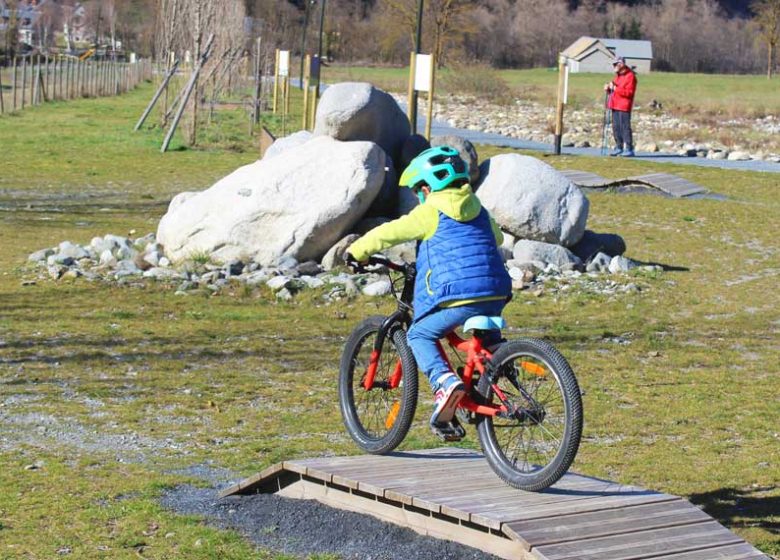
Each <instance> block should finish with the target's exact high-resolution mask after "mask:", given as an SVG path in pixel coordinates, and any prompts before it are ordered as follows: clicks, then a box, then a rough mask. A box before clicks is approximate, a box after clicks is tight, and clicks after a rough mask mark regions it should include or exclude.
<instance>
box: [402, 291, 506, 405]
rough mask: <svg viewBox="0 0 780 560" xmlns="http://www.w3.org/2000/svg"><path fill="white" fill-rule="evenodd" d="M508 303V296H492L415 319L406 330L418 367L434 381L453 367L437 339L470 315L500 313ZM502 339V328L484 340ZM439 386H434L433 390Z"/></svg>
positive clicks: (493, 342) (461, 323)
mask: <svg viewBox="0 0 780 560" xmlns="http://www.w3.org/2000/svg"><path fill="white" fill-rule="evenodd" d="M505 305H506V300H503V299H500V300H490V301H480V302H476V303H470V304H467V305H459V306H457V307H440V308H439V309H437V310H436V311H433V312H431V313H430V314H428V315H426V316H425V317H423V318H422V319H420V320H419V321H415V322H414V323H412V327H411V328H410V329H409V332H408V333H407V341H408V342H409V347H410V348H411V349H412V353H413V354H414V357H415V359H416V360H417V367H419V368H420V370H422V371H423V372H424V373H425V375H426V376H427V377H428V381H429V382H430V383H431V386H433V381H434V380H435V379H436V378H437V377H438V376H439V375H441V374H442V373H447V372H449V371H450V366H449V365H447V362H446V361H445V360H444V358H443V357H442V356H441V354H440V353H439V349H438V348H437V346H436V341H437V340H439V339H440V338H442V337H443V336H444V335H446V334H447V333H449V332H451V331H453V330H454V329H455V328H456V327H459V326H461V325H463V323H465V322H466V320H467V319H469V318H470V317H474V316H475V315H488V316H492V317H495V316H498V315H501V311H502V310H503V309H504V306H505ZM500 340H501V331H490V334H489V336H488V337H486V340H485V341H484V344H485V346H490V345H491V344H496V343H498V342H499V341H500ZM435 389H436V388H435V387H434V390H435Z"/></svg>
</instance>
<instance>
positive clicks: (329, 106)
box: [314, 82, 411, 161]
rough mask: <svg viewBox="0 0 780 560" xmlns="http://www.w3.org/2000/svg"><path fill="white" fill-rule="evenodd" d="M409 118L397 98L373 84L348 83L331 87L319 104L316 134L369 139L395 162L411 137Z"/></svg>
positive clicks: (342, 138) (315, 126)
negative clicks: (407, 139) (405, 142)
mask: <svg viewBox="0 0 780 560" xmlns="http://www.w3.org/2000/svg"><path fill="white" fill-rule="evenodd" d="M410 132H411V127H410V126H409V119H408V118H407V117H406V115H405V114H404V112H403V111H402V110H401V108H400V107H399V106H398V103H396V101H395V99H393V97H392V96H391V95H390V94H388V93H385V92H384V91H382V90H380V89H377V88H375V87H374V86H372V85H371V84H367V83H360V82H344V83H340V84H335V85H332V86H330V87H329V88H328V89H326V90H325V93H323V94H322V99H321V100H320V102H319V104H318V105H317V115H316V117H315V124H314V135H315V136H322V135H326V136H331V137H332V138H335V139H337V140H368V141H370V142H374V143H375V144H379V146H380V147H381V148H382V149H383V150H384V151H385V152H386V153H387V154H388V155H389V156H390V157H391V158H392V159H393V160H394V161H401V159H400V156H401V148H402V146H403V144H404V141H405V140H406V138H407V137H408V136H409V134H410Z"/></svg>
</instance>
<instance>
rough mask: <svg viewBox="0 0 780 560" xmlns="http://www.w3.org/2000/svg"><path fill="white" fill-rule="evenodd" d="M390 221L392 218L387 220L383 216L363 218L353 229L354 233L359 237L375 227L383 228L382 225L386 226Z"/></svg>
mask: <svg viewBox="0 0 780 560" xmlns="http://www.w3.org/2000/svg"><path fill="white" fill-rule="evenodd" d="M389 221H390V218H385V217H382V216H376V217H373V218H363V219H362V220H360V221H359V222H358V223H357V225H356V226H355V227H354V228H352V233H356V234H357V235H365V234H366V233H368V232H369V231H371V230H372V229H374V228H375V227H377V226H381V225H382V224H386V223H387V222H389Z"/></svg>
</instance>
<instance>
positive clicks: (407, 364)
mask: <svg viewBox="0 0 780 560" xmlns="http://www.w3.org/2000/svg"><path fill="white" fill-rule="evenodd" d="M385 319H386V317H381V316H375V317H369V318H368V319H366V320H365V321H363V322H362V323H361V324H360V325H358V326H357V327H356V328H355V330H354V331H352V334H351V335H350V336H349V338H348V339H347V343H346V345H345V346H344V353H343V354H342V355H341V365H340V368H339V403H340V407H341V416H342V418H343V420H344V425H345V426H346V428H347V431H348V432H349V435H350V436H351V437H352V439H353V440H355V443H357V444H358V445H359V446H360V448H361V449H363V450H365V451H367V452H368V453H374V454H380V455H381V454H384V453H389V452H390V451H392V450H393V449H395V448H396V447H397V446H398V445H399V444H400V443H401V442H402V441H403V439H404V437H406V434H407V432H408V431H409V428H410V427H411V425H412V421H413V420H414V412H415V410H416V408H417V362H416V361H415V359H414V356H413V355H412V351H411V349H410V348H409V346H408V345H407V343H406V333H405V332H404V330H403V329H402V328H401V327H400V325H398V326H395V327H394V328H391V330H390V332H389V333H388V335H387V338H386V340H385V342H384V346H383V347H382V353H381V355H380V356H379V363H378V367H377V371H376V375H375V377H374V383H373V386H372V388H371V389H369V390H366V388H365V387H364V386H363V381H364V378H365V375H366V370H367V368H368V365H369V362H370V359H371V353H372V351H373V347H374V341H375V339H376V335H377V332H378V331H379V327H380V326H381V325H382V322H383V321H384V320H385ZM398 365H400V367H401V370H402V374H401V382H400V384H399V385H398V386H397V387H391V386H390V385H391V384H390V379H391V376H392V375H393V373H394V372H395V371H396V368H397V367H398Z"/></svg>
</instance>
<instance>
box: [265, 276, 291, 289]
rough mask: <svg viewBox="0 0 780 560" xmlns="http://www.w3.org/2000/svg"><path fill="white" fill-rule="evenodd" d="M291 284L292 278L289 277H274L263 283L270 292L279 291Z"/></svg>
mask: <svg viewBox="0 0 780 560" xmlns="http://www.w3.org/2000/svg"><path fill="white" fill-rule="evenodd" d="M291 282H292V278H290V277H289V276H274V277H272V278H270V279H268V281H267V282H266V283H265V285H266V286H268V287H269V288H271V289H272V290H274V291H276V290H281V289H282V288H286V287H287V286H289V285H290V283H291Z"/></svg>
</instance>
